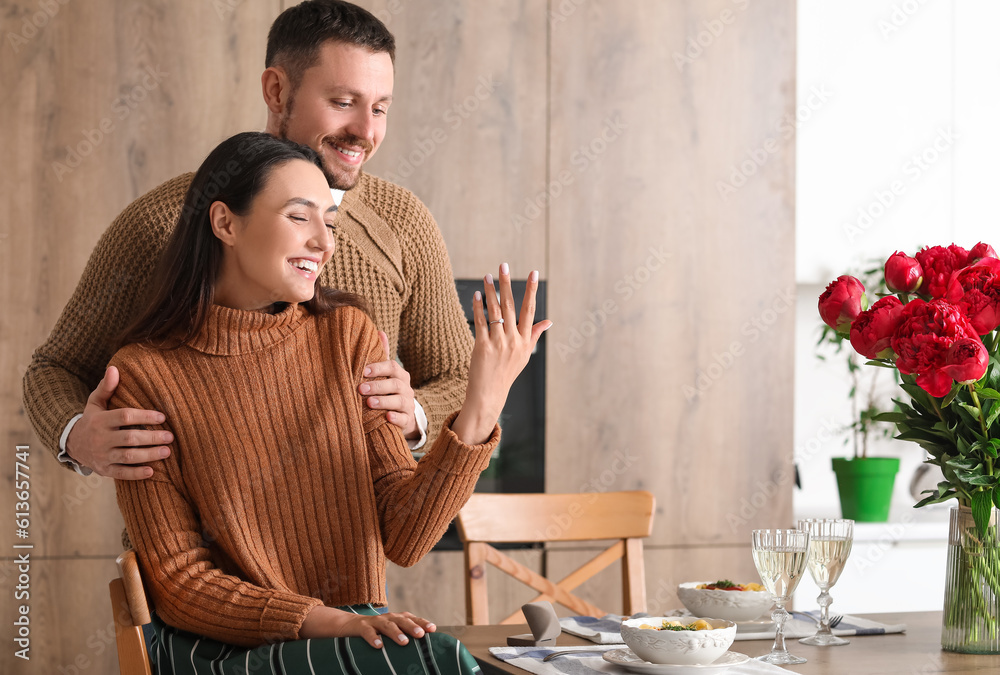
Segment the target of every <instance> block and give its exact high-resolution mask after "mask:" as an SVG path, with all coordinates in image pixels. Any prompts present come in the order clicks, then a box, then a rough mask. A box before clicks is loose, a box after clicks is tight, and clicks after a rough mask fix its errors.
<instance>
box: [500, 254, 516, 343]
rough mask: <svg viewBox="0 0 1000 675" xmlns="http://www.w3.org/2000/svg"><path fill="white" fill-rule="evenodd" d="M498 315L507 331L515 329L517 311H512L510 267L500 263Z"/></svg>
mask: <svg viewBox="0 0 1000 675" xmlns="http://www.w3.org/2000/svg"><path fill="white" fill-rule="evenodd" d="M500 316H501V317H502V318H503V321H504V328H505V329H506V330H507V331H508V332H513V331H516V330H517V313H516V312H515V311H514V291H513V289H511V287H510V268H509V267H508V266H507V263H503V264H501V265H500Z"/></svg>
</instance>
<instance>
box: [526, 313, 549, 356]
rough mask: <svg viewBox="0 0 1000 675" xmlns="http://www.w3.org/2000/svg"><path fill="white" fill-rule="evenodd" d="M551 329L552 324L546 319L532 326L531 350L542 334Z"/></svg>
mask: <svg viewBox="0 0 1000 675" xmlns="http://www.w3.org/2000/svg"><path fill="white" fill-rule="evenodd" d="M550 328H552V322H551V321H549V320H548V319H545V320H543V321H539V322H538V323H536V324H535V325H534V326H532V327H531V350H532V351H534V350H535V345H536V344H537V343H538V338H540V337H542V333H544V332H545V331H547V330H548V329H550Z"/></svg>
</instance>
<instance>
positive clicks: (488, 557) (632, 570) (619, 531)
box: [458, 491, 655, 625]
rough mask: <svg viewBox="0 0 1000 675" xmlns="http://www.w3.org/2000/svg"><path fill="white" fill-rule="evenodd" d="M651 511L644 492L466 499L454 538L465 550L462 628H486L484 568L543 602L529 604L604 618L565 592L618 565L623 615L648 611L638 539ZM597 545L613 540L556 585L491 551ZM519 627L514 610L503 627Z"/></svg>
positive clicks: (647, 531)
mask: <svg viewBox="0 0 1000 675" xmlns="http://www.w3.org/2000/svg"><path fill="white" fill-rule="evenodd" d="M654 508H655V499H654V498H653V495H652V494H650V493H649V492H644V491H631V492H604V493H597V492H593V493H580V494H483V493H478V494H474V495H472V498H471V499H469V501H468V503H467V504H466V505H465V507H464V508H462V511H461V512H460V513H459V514H458V533H459V536H460V537H461V539H462V543H463V544H464V548H465V571H466V575H465V612H466V623H469V624H472V625H482V624H488V623H489V600H488V594H487V592H486V563H490V564H491V565H494V566H496V567H498V568H499V569H500V570H502V571H504V572H506V573H507V574H509V575H511V576H513V577H514V578H516V579H517V580H518V581H521V582H522V583H525V584H527V585H528V586H531V587H532V588H534V589H535V590H536V591H538V592H539V593H540V594H541V595H539V596H538V597H537V598H535V599H534V600H532V602H536V601H539V600H549V601H550V602H551V601H554V602H558V603H559V604H561V605H564V606H565V607H568V608H569V609H571V610H573V611H574V612H576V613H577V614H580V615H588V616H594V617H601V616H604V615H605V614H607V613H608V612H605V611H604V610H602V609H600V608H599V607H597V606H595V605H593V604H591V603H589V602H586V601H585V600H582V599H580V598H579V597H577V596H575V595H573V594H572V593H571V592H570V591H572V590H573V589H575V588H577V587H578V586H579V585H580V584H582V583H583V582H584V581H586V580H587V579H589V578H591V577H592V576H594V575H595V574H597V573H598V572H600V571H601V570H603V569H604V568H605V567H607V566H608V565H610V564H611V563H613V562H614V561H615V560H618V559H619V558H621V559H622V595H623V604H624V608H623V613H624V614H626V615H629V614H634V613H636V612H644V611H646V580H645V570H644V566H643V560H642V538H643V537H648V536H649V535H650V533H651V532H652V529H653V510H654ZM597 539H615V540H617V541H615V543H614V544H612V545H611V546H610V547H608V548H607V549H605V550H604V551H602V552H601V553H600V554H598V555H597V556H596V557H594V558H593V559H591V560H590V561H588V562H587V563H585V564H584V565H582V566H581V567H579V568H578V569H576V570H575V571H573V572H572V573H571V574H570V575H569V576H567V577H566V578H565V579H562V580H561V581H559V582H556V583H553V582H552V581H550V580H548V579H546V578H545V577H543V576H542V575H540V574H537V573H536V572H534V571H532V570H530V569H528V568H527V567H525V566H524V565H522V564H521V563H519V562H517V561H515V560H512V559H511V558H510V557H508V556H506V555H504V554H503V553H501V552H500V551H498V550H497V549H496V548H494V547H493V546H490V544H491V543H492V544H495V543H500V542H524V543H527V542H549V541H584V540H597ZM523 622H524V618H523V615H522V614H521V611H520V610H518V611H517V612H514V613H513V614H511V615H510V616H508V617H507V618H506V619H504V620H503V621H501V623H504V624H508V623H523Z"/></svg>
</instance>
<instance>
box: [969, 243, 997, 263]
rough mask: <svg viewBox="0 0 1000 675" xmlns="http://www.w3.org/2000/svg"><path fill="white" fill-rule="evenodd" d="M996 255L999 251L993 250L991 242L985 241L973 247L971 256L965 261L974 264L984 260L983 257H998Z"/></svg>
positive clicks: (970, 252)
mask: <svg viewBox="0 0 1000 675" xmlns="http://www.w3.org/2000/svg"><path fill="white" fill-rule="evenodd" d="M996 257H997V252H996V251H994V250H993V247H992V246H990V245H989V244H984V243H983V242H979V243H978V244H976V245H975V246H973V247H972V250H971V251H969V258H968V259H967V260H966V261H965V264H966V265H973V264H975V263H977V262H979V261H980V260H982V259H983V258H996Z"/></svg>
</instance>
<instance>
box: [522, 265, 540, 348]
mask: <svg viewBox="0 0 1000 675" xmlns="http://www.w3.org/2000/svg"><path fill="white" fill-rule="evenodd" d="M537 292H538V270H534V271H532V273H531V274H529V275H528V283H526V284H525V285H524V299H523V300H521V316H520V318H518V322H517V327H518V329H519V330H520V332H521V335H523V336H525V337H528V335H529V334H530V333H531V328H529V326H531V322H532V321H534V320H535V294H536V293H537Z"/></svg>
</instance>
